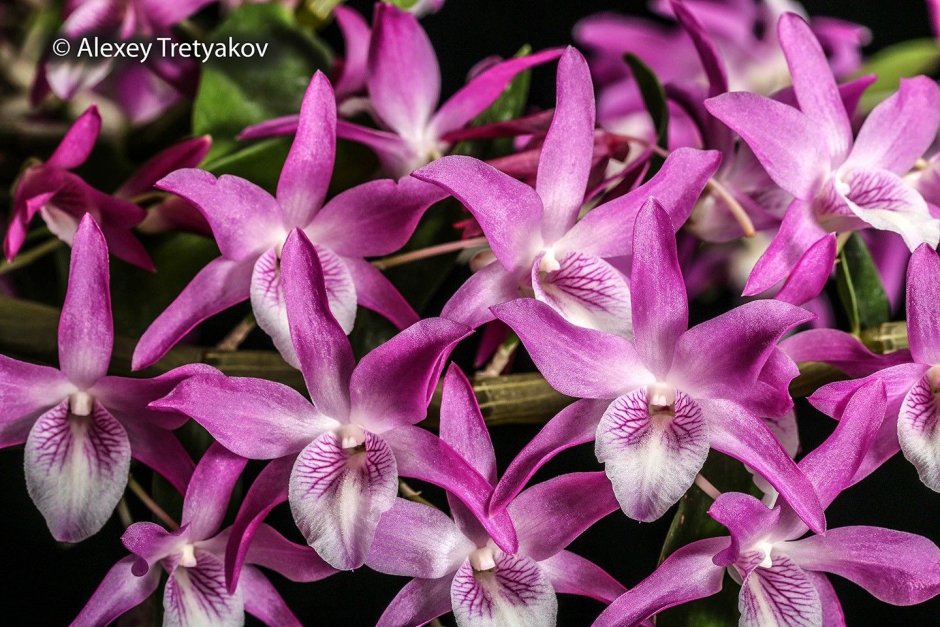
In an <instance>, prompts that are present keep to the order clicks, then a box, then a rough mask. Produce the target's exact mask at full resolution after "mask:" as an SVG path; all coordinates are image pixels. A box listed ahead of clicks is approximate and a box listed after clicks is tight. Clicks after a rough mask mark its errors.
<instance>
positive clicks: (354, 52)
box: [333, 5, 372, 99]
mask: <svg viewBox="0 0 940 627" xmlns="http://www.w3.org/2000/svg"><path fill="white" fill-rule="evenodd" d="M333 16H334V17H335V18H336V25H337V26H339V29H340V32H342V34H343V46H344V52H345V54H344V55H343V69H342V71H341V72H340V75H339V78H338V79H337V80H336V97H337V98H340V99H342V98H345V97H347V96H351V95H353V94H355V93H358V92H360V91H362V90H363V89H365V86H366V76H367V72H368V71H369V70H368V63H369V39H370V37H371V35H372V32H371V31H370V30H369V24H368V23H367V22H366V21H365V20H364V19H363V17H362V16H361V15H360V14H359V12H358V11H356V10H355V9H351V8H349V7H347V6H344V5H339V6H337V7H336V8H334V9H333Z"/></svg>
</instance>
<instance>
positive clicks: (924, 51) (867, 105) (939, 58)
mask: <svg viewBox="0 0 940 627" xmlns="http://www.w3.org/2000/svg"><path fill="white" fill-rule="evenodd" d="M938 68H940V45H938V42H937V40H936V39H934V38H932V37H929V38H924V39H912V40H910V41H904V42H901V43H899V44H895V45H893V46H888V47H887V48H884V49H882V50H880V51H878V52H876V53H875V54H874V55H872V56H871V58H869V59H868V61H866V62H865V64H864V65H863V66H862V68H861V69H860V70H859V71H858V75H859V76H863V75H865V74H874V75H875V76H877V77H878V79H877V80H876V81H875V82H874V84H873V85H872V86H871V87H869V88H868V90H867V91H866V92H865V95H864V96H862V101H861V104H860V106H861V109H862V111H866V112H867V111H871V110H872V109H873V108H874V107H875V105H877V104H878V103H879V102H881V101H882V100H884V99H885V98H887V97H888V96H890V95H891V94H892V93H894V92H895V91H896V90H897V88H898V84H899V83H900V80H901V79H902V78H906V77H908V76H916V75H918V74H932V73H933V72H935V71H936V70H937V69H938Z"/></svg>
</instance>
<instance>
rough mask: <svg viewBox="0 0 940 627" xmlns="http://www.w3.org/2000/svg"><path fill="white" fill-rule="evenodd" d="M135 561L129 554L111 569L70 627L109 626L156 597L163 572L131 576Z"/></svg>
mask: <svg viewBox="0 0 940 627" xmlns="http://www.w3.org/2000/svg"><path fill="white" fill-rule="evenodd" d="M136 561H137V558H136V557H134V556H133V555H129V556H127V557H125V558H123V559H122V560H121V561H119V562H118V563H117V564H115V565H114V566H112V567H111V570H109V571H108V574H107V575H105V576H104V579H103V580H102V581H101V583H100V584H99V585H98V588H97V589H96V590H95V592H94V594H92V595H91V598H90V599H88V603H86V604H85V607H83V608H82V611H81V612H80V613H79V614H78V616H76V617H75V620H74V621H72V624H71V627H98V625H109V624H111V623H112V622H113V621H115V620H117V618H118V617H120V616H121V615H122V614H124V613H125V612H127V611H128V610H131V609H133V608H135V607H137V606H138V605H140V604H141V603H143V602H144V601H146V600H147V598H148V597H149V596H150V595H151V594H153V592H154V590H156V589H157V586H159V585H160V571H159V570H156V569H154V570H151V571H150V572H149V573H147V574H146V575H144V576H143V577H138V576H136V575H134V574H132V573H131V569H132V567H133V565H134V562H136Z"/></svg>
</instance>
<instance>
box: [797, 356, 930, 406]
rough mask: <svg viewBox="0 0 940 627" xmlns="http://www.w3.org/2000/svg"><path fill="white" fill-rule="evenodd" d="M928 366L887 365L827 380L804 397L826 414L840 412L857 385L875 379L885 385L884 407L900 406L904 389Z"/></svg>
mask: <svg viewBox="0 0 940 627" xmlns="http://www.w3.org/2000/svg"><path fill="white" fill-rule="evenodd" d="M928 368H929V366H925V365H923V364H916V363H915V364H911V363H907V364H899V365H897V366H890V367H888V368H885V369H884V370H880V371H878V372H876V373H875V374H872V375H869V376H867V377H865V378H864V379H853V380H851V381H836V382H835V383H828V384H826V385H824V386H822V387H821V388H819V389H818V390H816V391H815V392H813V393H812V394H811V395H810V396H809V397H808V399H807V400H808V401H809V402H810V404H811V405H812V406H813V407H815V408H816V409H818V410H819V411H821V412H822V413H824V414H826V415H827V416H840V415H842V412H844V411H845V407H846V405H847V404H848V402H849V399H850V398H852V395H853V394H855V391H856V390H857V389H858V388H859V387H860V386H861V385H864V384H865V383H868V382H869V381H871V380H873V379H878V380H879V381H881V382H882V383H884V385H885V392H886V394H887V397H888V407H900V405H901V401H903V399H904V397H905V396H907V393H908V391H909V390H910V389H911V388H912V387H913V386H914V385H916V384H917V382H918V381H919V380H920V378H921V377H923V376H924V374H926V372H927V370H928Z"/></svg>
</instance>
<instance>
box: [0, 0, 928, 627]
mask: <svg viewBox="0 0 940 627" xmlns="http://www.w3.org/2000/svg"><path fill="white" fill-rule="evenodd" d="M352 4H353V6H355V7H356V8H358V9H360V10H361V11H363V12H364V13H366V14H368V13H369V12H370V8H369V7H370V6H371V4H370V3H368V2H353V3H352ZM804 6H805V7H806V9H807V11H808V12H809V13H810V14H811V15H816V14H818V15H830V16H836V17H840V18H844V19H848V20H852V21H856V22H859V23H862V24H865V25H867V26H869V27H870V28H871V29H872V31H873V34H874V40H873V43H872V45H871V46H870V47H869V49H868V50H869V51H871V50H876V49H878V48H880V47H883V46H885V45H889V44H891V43H894V42H897V41H901V40H904V39H910V38H914V37H923V36H928V35H929V34H930V33H929V28H928V24H927V20H926V12H925V10H924V7H923V6H922V5H921V3H920V2H904V3H898V2H889V1H878V2H858V1H848V0H839V1H826V2H823V1H815V2H805V3H804ZM608 10H616V11H620V12H633V13H642V10H643V5H642V3H640V2H602V1H600V0H580V1H579V2H554V3H549V2H539V1H534V0H531V1H529V0H527V1H516V0H449V1H448V4H447V5H446V7H445V9H444V10H443V11H442V12H441V13H439V14H438V15H434V16H429V17H427V18H426V19H425V20H424V24H425V26H426V28H427V31H428V33H429V35H430V37H431V39H432V41H433V42H434V45H435V47H436V49H437V51H438V54H439V57H440V63H441V69H442V74H443V92H444V95H448V94H450V93H452V92H453V91H454V90H455V89H457V88H458V87H459V86H460V85H461V84H462V83H463V80H464V77H465V75H466V72H467V71H468V70H469V69H470V67H471V66H472V65H473V64H474V63H475V62H477V61H478V60H480V59H482V58H484V57H486V56H489V55H492V54H499V55H502V56H510V55H512V54H513V53H515V51H516V50H518V49H519V47H520V46H521V45H523V44H525V43H529V44H531V45H532V46H533V47H534V48H535V49H539V48H543V47H547V46H555V45H559V44H566V43H570V32H571V27H572V26H573V24H574V23H575V22H576V21H577V20H578V19H579V18H581V17H584V16H586V15H590V14H592V13H596V12H599V11H608ZM332 30H333V29H330V30H329V31H328V34H327V37H328V39H331V42H335V40H336V34H335V32H332ZM664 53H666V54H668V51H664ZM552 73H553V70H550V71H549V70H544V71H540V72H538V73H536V76H535V82H534V87H533V90H534V91H533V100H534V101H535V102H537V103H539V104H542V105H546V106H550V105H551V102H552V99H553V87H552ZM459 278H460V277H455V280H459ZM696 315H698V317H700V318H706V317H709V316H710V315H713V314H712V313H711V312H708V313H706V312H702V311H695V310H693V316H696ZM459 357H466V355H459ZM463 365H464V366H465V367H468V366H469V364H463ZM798 408H799V411H800V429H801V436H802V438H803V441H804V450H810V449H812V448H813V447H815V446H816V445H817V444H818V443H819V442H820V441H821V440H822V439H823V438H824V437H825V436H826V435H827V434H828V433H829V432H830V431H831V428H832V421H831V420H830V419H828V418H826V417H825V416H821V415H819V414H817V413H815V412H813V411H811V410H810V409H809V408H808V406H807V405H805V403H802V402H801V403H800V404H799V405H798ZM0 410H2V408H0ZM536 431H537V429H536V428H534V427H525V426H501V427H496V428H494V429H493V437H494V440H495V442H496V447H497V454H498V457H499V461H500V468H501V469H502V468H505V465H506V464H507V463H508V461H509V460H510V459H511V458H512V456H513V455H514V454H515V453H516V452H517V451H518V450H519V449H520V448H521V447H522V446H523V445H524V444H525V443H526V442H527V441H528V440H529V439H530V438H531V437H532V436H533V435H534V434H535V433H536ZM22 459H23V457H22V447H18V448H14V449H9V450H5V451H0V559H2V562H0V624H3V625H65V624H67V623H68V622H69V621H70V620H71V619H72V618H74V617H75V615H76V614H77V612H78V611H79V609H80V608H81V607H82V605H83V604H84V602H85V601H86V600H87V598H88V597H89V595H90V594H91V593H92V592H93V591H94V589H95V588H96V587H97V585H98V583H99V582H100V580H101V578H102V577H103V576H104V574H105V572H107V569H108V568H110V566H111V565H112V564H113V563H114V562H115V561H116V560H118V559H119V558H121V557H123V556H124V555H126V552H125V550H124V549H123V547H122V546H121V544H120V542H119V538H120V535H121V533H122V528H121V525H120V523H119V521H118V520H117V519H116V517H115V518H114V519H112V520H111V522H109V524H108V525H107V526H106V527H105V528H104V529H103V530H102V531H101V532H100V533H98V534H97V535H96V536H94V537H93V538H91V539H89V540H87V541H85V542H83V543H81V544H79V545H76V546H63V545H58V544H56V543H55V542H54V541H53V540H52V539H51V537H50V536H49V534H48V532H47V531H46V529H45V524H44V522H43V520H42V517H41V516H40V514H39V513H38V511H37V510H36V509H35V507H34V506H33V504H32V503H31V502H30V500H29V497H28V496H27V494H26V489H25V483H24V480H23V469H22ZM594 469H599V466H598V464H597V462H596V460H595V459H594V457H593V451H592V450H591V447H589V446H583V447H579V448H578V449H575V450H573V451H569V452H567V453H566V454H564V455H562V456H560V457H559V458H558V459H557V460H555V461H554V462H553V463H552V464H550V465H549V467H548V468H546V469H545V471H544V472H543V473H542V474H541V475H540V477H539V478H537V479H543V478H546V477H547V476H550V475H553V474H558V473H560V472H566V471H571V470H594ZM257 470H258V467H257V466H254V465H253V466H251V467H250V469H249V477H250V476H251V475H252V474H253V473H255V472H257ZM135 473H137V474H138V477H139V478H142V479H147V472H146V470H145V469H143V468H140V469H137V470H135ZM145 485H146V482H145ZM429 495H430V497H431V498H432V500H434V499H437V502H442V501H441V500H440V498H439V496H440V495H439V494H436V493H434V492H433V491H430V492H429ZM128 501H129V504H130V506H131V509H132V513H133V514H134V517H135V519H137V520H146V519H147V512H146V511H145V510H143V509H142V508H140V507H139V503H138V502H137V501H136V500H135V499H134V497H132V496H131V497H129V498H128ZM827 515H828V520H829V525H830V526H831V527H838V526H844V525H860V524H868V525H878V526H884V527H888V528H895V529H901V530H905V531H909V532H913V533H919V534H922V535H925V536H927V537H929V538H930V539H932V540H933V541H934V542H937V541H938V540H940V522H938V521H940V495H938V494H936V493H934V492H931V491H930V490H928V489H927V488H925V487H924V486H923V485H922V484H921V483H920V482H919V481H918V479H917V475H916V473H915V471H914V470H913V468H912V466H911V465H910V464H909V463H907V462H906V460H904V459H903V458H902V457H901V456H900V455H898V456H895V458H894V459H892V460H891V461H890V462H889V463H887V464H886V465H885V466H884V467H882V468H881V469H880V470H879V471H878V472H876V473H875V474H874V475H873V476H872V477H870V478H869V479H867V480H866V481H865V482H863V483H862V484H861V485H859V486H856V487H854V488H852V489H850V490H849V491H847V492H846V493H845V494H844V495H843V496H842V497H841V498H840V499H838V500H837V501H836V502H835V504H834V505H833V506H832V507H831V508H830V509H829V510H828V512H827ZM671 518H672V516H671V513H670V514H667V515H666V516H664V517H663V518H662V519H661V520H660V521H658V522H655V523H651V524H640V523H636V522H633V521H630V520H628V519H627V518H626V517H625V516H623V515H621V514H620V513H616V514H613V515H611V516H609V517H607V518H606V519H605V520H603V521H601V522H600V523H599V524H598V525H596V526H595V527H594V528H592V529H591V530H590V531H589V532H588V533H587V534H585V535H584V536H583V537H581V538H579V539H578V540H577V541H576V542H575V543H574V544H573V545H572V547H571V548H572V549H573V550H574V551H575V552H578V553H580V554H582V555H584V556H586V557H589V558H591V559H593V560H594V561H595V562H596V563H598V564H599V565H601V566H602V567H604V568H605V569H607V570H608V572H610V573H611V574H613V575H614V576H615V577H616V578H618V579H619V580H620V581H621V582H622V583H624V584H625V585H627V586H632V585H635V584H636V583H637V582H638V581H640V580H641V579H642V578H643V577H644V576H646V575H648V574H649V573H650V572H651V571H652V570H653V568H654V567H655V565H656V562H657V557H658V555H659V550H660V547H661V545H662V540H663V538H664V536H665V532H666V529H667V528H668V525H669V522H670V520H671ZM272 521H273V522H274V524H275V525H276V526H277V527H279V528H280V529H281V530H282V531H285V532H287V531H288V530H290V529H291V528H292V524H291V522H290V513H289V511H288V510H287V507H286V506H282V507H280V508H278V510H276V512H275V514H274V516H273V517H272ZM294 533H295V537H297V536H296V532H294ZM272 579H273V580H274V581H275V583H276V584H277V585H278V588H279V590H281V591H282V593H283V594H284V596H285V598H286V599H287V601H288V604H289V605H290V606H291V608H292V609H293V610H294V611H295V613H296V614H297V616H298V617H300V618H301V620H302V621H303V622H304V624H310V625H313V624H317V625H340V624H347V625H369V624H374V622H375V620H376V619H377V618H378V617H379V615H380V614H381V612H382V610H383V609H384V608H385V606H386V604H387V603H388V601H390V600H391V599H392V598H393V597H394V595H395V594H396V593H397V591H398V590H399V589H400V588H401V587H402V586H403V585H404V584H405V583H406V581H407V580H406V579H403V578H395V577H389V576H384V575H379V574H376V573H373V572H371V571H369V570H367V569H361V570H360V571H358V572H356V573H341V574H339V575H336V576H334V577H332V578H329V579H327V580H325V581H323V582H319V583H315V584H293V583H290V582H287V581H284V580H282V579H280V578H278V577H277V576H276V575H272ZM832 581H833V583H834V585H835V586H836V590H837V592H838V594H839V597H840V599H841V600H842V604H843V607H844V609H845V613H846V618H847V620H848V624H849V625H876V624H877V625H882V624H896V625H930V624H937V622H938V620H937V616H938V612H940V601H938V600H936V599H935V600H933V601H931V602H928V603H925V604H923V605H920V606H916V607H911V608H895V607H891V606H887V605H885V604H883V603H881V602H879V601H877V600H875V599H874V598H873V597H871V596H870V595H868V594H867V593H866V592H864V591H863V590H861V589H860V588H858V587H856V586H854V585H853V584H850V583H848V582H846V581H844V580H841V579H839V578H838V577H832ZM601 609H602V607H601V604H599V603H597V602H594V601H590V600H585V599H581V598H578V597H572V596H568V595H560V596H559V624H560V625H587V624H589V623H590V622H591V621H592V620H593V619H594V618H595V617H596V616H597V614H598V613H599V612H600V611H601ZM444 622H445V624H453V620H452V618H445V619H444Z"/></svg>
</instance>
